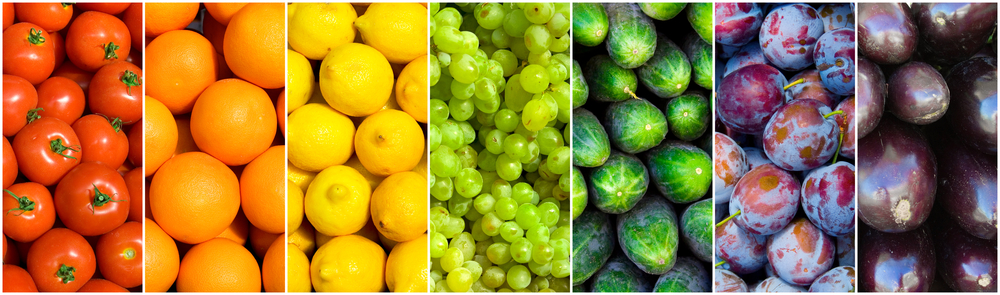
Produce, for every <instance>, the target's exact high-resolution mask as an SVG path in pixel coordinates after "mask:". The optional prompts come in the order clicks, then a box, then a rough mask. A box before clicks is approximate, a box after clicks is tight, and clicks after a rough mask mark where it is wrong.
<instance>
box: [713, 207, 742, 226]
mask: <svg viewBox="0 0 1000 295" xmlns="http://www.w3.org/2000/svg"><path fill="white" fill-rule="evenodd" d="M741 212H743V210H736V213H733V215H729V217H726V219H723V220H722V221H719V223H716V224H715V227H720V226H722V225H723V224H726V221H729V220H730V219H733V217H736V215H740V213H741Z"/></svg>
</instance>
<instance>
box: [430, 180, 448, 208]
mask: <svg viewBox="0 0 1000 295" xmlns="http://www.w3.org/2000/svg"><path fill="white" fill-rule="evenodd" d="M430 175H434V174H433V173H432V174H430ZM429 206H430V207H431V208H434V207H441V208H447V207H448V203H447V202H442V201H441V200H438V199H431V204H430V205H429Z"/></svg>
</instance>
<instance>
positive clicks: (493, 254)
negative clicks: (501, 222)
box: [486, 243, 511, 265]
mask: <svg viewBox="0 0 1000 295" xmlns="http://www.w3.org/2000/svg"><path fill="white" fill-rule="evenodd" d="M486 257H487V258H489V259H490V262H493V263H494V264H498V265H500V264H505V263H507V262H510V259H511V257H510V244H507V243H493V245H490V247H489V248H487V249H486Z"/></svg>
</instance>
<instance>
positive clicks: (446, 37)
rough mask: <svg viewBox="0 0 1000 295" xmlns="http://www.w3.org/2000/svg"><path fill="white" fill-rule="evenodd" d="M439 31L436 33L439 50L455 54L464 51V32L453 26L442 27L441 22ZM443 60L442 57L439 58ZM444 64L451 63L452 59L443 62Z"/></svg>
mask: <svg viewBox="0 0 1000 295" xmlns="http://www.w3.org/2000/svg"><path fill="white" fill-rule="evenodd" d="M437 24H438V28H437V31H435V32H434V37H433V39H434V44H435V45H437V49H438V50H439V51H441V52H446V53H455V52H461V51H462V49H463V44H462V43H463V42H464V41H465V40H464V39H465V37H464V36H462V31H459V30H458V28H456V27H452V26H441V22H440V21H438V22H437ZM438 59H441V56H438ZM441 61H442V62H444V63H450V61H451V59H448V60H441Z"/></svg>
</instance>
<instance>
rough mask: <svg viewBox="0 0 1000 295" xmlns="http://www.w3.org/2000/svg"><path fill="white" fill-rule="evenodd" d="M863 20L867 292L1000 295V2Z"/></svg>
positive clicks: (882, 7)
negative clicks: (983, 294)
mask: <svg viewBox="0 0 1000 295" xmlns="http://www.w3.org/2000/svg"><path fill="white" fill-rule="evenodd" d="M857 16H858V17H857V25H858V28H859V30H858V56H859V58H858V68H857V73H858V76H857V77H858V80H857V81H858V86H857V87H858V90H859V91H858V104H859V105H858V106H859V107H860V108H859V109H858V113H857V126H858V127H857V128H858V130H857V133H858V134H857V135H858V138H859V142H858V157H859V158H858V196H857V198H858V213H859V214H858V220H859V221H860V223H859V224H858V227H859V233H858V241H857V242H858V250H859V251H858V258H857V259H858V274H859V276H860V277H859V280H860V284H861V286H860V287H861V288H860V290H861V291H873V292H900V291H906V292H910V291H935V292H942V291H961V292H979V291H991V292H996V291H997V282H996V279H997V252H996V251H997V248H996V245H997V244H996V243H997V45H996V22H997V4H996V2H994V3H971V4H970V3H964V4H961V3H951V4H934V3H924V4H911V5H907V4H905V3H882V4H873V3H861V4H858V6H857ZM876 274H879V275H876Z"/></svg>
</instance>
